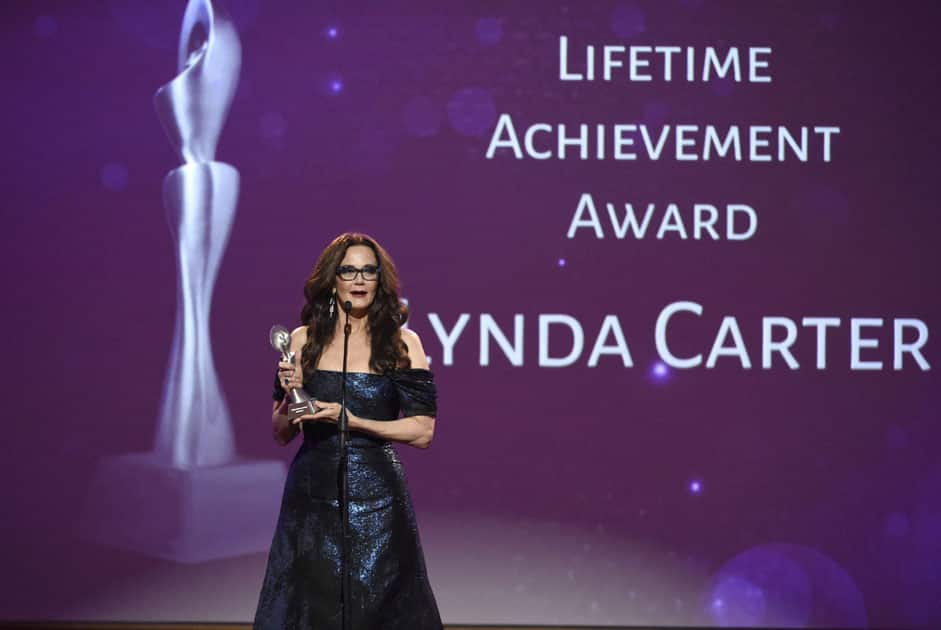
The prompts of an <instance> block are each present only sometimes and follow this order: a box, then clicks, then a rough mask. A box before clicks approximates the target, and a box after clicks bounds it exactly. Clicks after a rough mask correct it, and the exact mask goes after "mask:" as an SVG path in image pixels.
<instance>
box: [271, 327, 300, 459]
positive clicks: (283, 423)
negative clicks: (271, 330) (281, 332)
mask: <svg viewBox="0 0 941 630" xmlns="http://www.w3.org/2000/svg"><path fill="white" fill-rule="evenodd" d="M305 343H307V327H306V326H299V327H297V328H295V329H294V330H293V331H291V350H292V351H293V352H294V365H291V364H290V363H283V362H281V363H278V380H279V382H280V383H281V384H282V386H283V387H284V388H285V389H288V388H290V387H303V385H304V381H303V379H302V378H300V374H301V370H300V369H299V368H300V365H301V360H300V358H301V351H302V350H303V348H304V344H305ZM285 378H286V379H287V381H285ZM271 431H272V433H273V434H274V441H275V442H277V443H278V444H280V445H281V446H285V445H287V444H288V443H289V442H290V441H291V440H293V439H294V437H295V436H296V435H297V434H298V433H300V432H301V428H300V425H299V424H294V423H292V422H291V421H290V419H288V397H287V396H285V397H284V398H282V399H281V400H276V401H275V402H274V406H273V407H272V408H271Z"/></svg>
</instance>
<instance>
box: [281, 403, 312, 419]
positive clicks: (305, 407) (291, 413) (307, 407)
mask: <svg viewBox="0 0 941 630" xmlns="http://www.w3.org/2000/svg"><path fill="white" fill-rule="evenodd" d="M315 402H316V401H314V400H305V401H302V402H296V403H291V404H290V405H288V419H289V420H293V419H294V418H298V417H300V416H303V415H305V414H308V413H314V412H315V411H317V407H316V406H315V404H314V403H315Z"/></svg>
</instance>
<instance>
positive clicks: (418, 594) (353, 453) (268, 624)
mask: <svg viewBox="0 0 941 630" xmlns="http://www.w3.org/2000/svg"><path fill="white" fill-rule="evenodd" d="M340 377H341V375H340V373H339V372H330V371H324V370H317V371H315V372H314V373H312V374H307V375H306V376H305V378H304V381H305V382H304V389H305V390H307V392H308V393H309V394H310V395H311V396H313V397H315V398H316V399H318V400H323V401H329V402H338V401H339V400H340V385H341V378H340ZM283 397H284V390H283V389H281V387H280V385H279V384H278V382H277V377H276V379H275V392H274V398H275V399H276V400H280V399H282V398H283ZM346 397H347V408H348V409H349V410H350V411H351V412H352V413H354V414H355V415H357V416H359V417H362V418H368V419H371V420H395V419H397V418H399V416H400V414H401V415H405V416H411V415H431V416H433V415H435V413H436V396H435V386H434V380H433V378H432V374H431V372H429V371H428V370H414V369H410V370H401V371H399V372H396V373H394V374H391V375H381V374H366V373H357V372H354V373H350V374H349V375H348V380H347V389H346ZM348 444H349V446H350V450H349V453H350V468H349V490H350V531H351V533H352V543H353V544H352V549H351V554H350V555H351V565H352V567H351V578H350V581H351V591H352V593H351V600H352V624H351V625H352V627H353V628H354V629H355V630H396V629H402V630H406V629H407V630H425V629H429V630H431V629H434V630H442V625H441V618H440V616H439V614H438V607H437V605H436V604H435V598H434V594H433V593H432V591H431V586H430V585H429V582H428V576H427V574H426V572H425V560H424V556H423V555H422V550H421V543H420V541H419V537H418V526H417V524H416V521H415V513H414V511H413V509H412V503H411V499H410V498H409V495H408V489H407V488H406V483H405V472H404V470H403V469H402V464H401V462H400V461H399V458H398V456H397V454H396V452H395V450H394V449H393V447H392V445H391V444H390V443H389V442H386V441H384V440H379V439H376V438H373V437H371V436H369V435H366V434H363V433H358V432H355V431H352V432H350V439H349V442H348ZM337 495H338V486H337V430H336V426H335V425H333V424H329V423H325V422H309V423H305V426H304V441H303V444H301V446H300V448H299V449H298V451H297V455H295V457H294V460H293V461H292V462H291V467H290V470H289V471H288V478H287V483H286V484H285V488H284V497H283V499H282V503H281V512H280V516H279V518H278V525H277V528H276V529H275V534H274V539H273V541H272V543H271V552H270V553H269V555H268V567H267V570H266V572H265V578H264V582H263V584H262V588H261V595H260V597H259V601H258V608H257V610H256V613H255V623H254V628H255V630H308V629H309V630H334V629H336V630H339V629H340V611H339V600H340V592H339V583H340V582H339V579H340V577H339V575H340V520H339V504H338V500H337Z"/></svg>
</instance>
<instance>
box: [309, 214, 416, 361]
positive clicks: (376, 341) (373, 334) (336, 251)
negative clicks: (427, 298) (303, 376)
mask: <svg viewBox="0 0 941 630" xmlns="http://www.w3.org/2000/svg"><path fill="white" fill-rule="evenodd" d="M354 245H365V246H366V247H369V248H370V249H372V251H373V253H374V254H375V255H376V260H377V261H378V263H379V279H378V280H377V282H378V286H377V287H376V295H375V298H374V299H373V301H372V304H370V305H369V310H368V311H367V315H366V330H367V333H368V334H369V345H370V350H371V352H370V356H369V369H370V370H372V371H373V372H376V373H378V374H387V373H389V372H394V371H395V370H398V369H405V368H408V367H410V366H411V361H410V360H409V358H408V346H406V345H405V342H404V341H402V332H401V327H402V324H404V323H405V322H406V321H407V320H408V307H407V306H405V304H403V303H402V302H401V301H400V300H399V274H398V272H397V271H396V269H395V263H394V262H392V258H391V257H390V256H389V254H388V252H386V250H384V249H383V248H382V246H381V245H379V243H377V242H376V240H375V239H374V238H372V237H369V236H367V235H365V234H359V233H356V232H347V233H345V234H341V235H340V236H338V237H336V238H335V239H333V242H332V243H330V244H329V245H327V248H326V249H325V250H323V253H322V254H320V258H319V259H318V260H317V264H316V265H315V266H314V270H313V271H312V272H311V274H310V277H309V278H307V282H305V283H304V298H305V300H306V303H305V304H304V308H302V309H301V324H303V325H305V326H307V343H305V344H304V348H303V350H302V351H301V366H302V367H303V369H304V372H312V371H313V370H314V368H316V367H317V361H318V360H319V359H320V355H321V353H322V352H323V350H324V348H326V347H327V344H328V343H330V340H331V339H332V338H333V335H334V333H335V331H336V321H337V317H340V316H341V315H340V313H341V312H342V307H341V305H340V304H336V306H335V307H334V309H333V317H331V316H330V297H331V296H332V294H333V289H334V287H335V286H336V281H337V267H339V266H340V263H341V262H342V261H343V257H344V256H346V250H347V249H349V248H350V247H352V246H354Z"/></svg>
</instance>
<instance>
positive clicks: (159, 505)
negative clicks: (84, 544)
mask: <svg viewBox="0 0 941 630" xmlns="http://www.w3.org/2000/svg"><path fill="white" fill-rule="evenodd" d="M286 475H287V471H286V467H285V464H284V462H282V461H280V460H246V461H235V462H233V463H231V464H226V465H223V466H214V467H207V468H194V469H188V470H187V469H179V468H173V467H171V466H167V465H166V464H165V463H164V462H163V461H161V460H159V459H158V458H157V456H156V455H155V454H154V453H133V454H129V455H120V456H116V457H108V458H105V459H103V460H102V461H101V462H100V463H99V464H98V467H97V469H96V471H95V474H94V475H93V477H92V481H91V486H90V488H89V491H88V495H87V497H86V499H85V505H84V509H83V513H82V517H81V521H80V525H79V527H80V535H81V537H82V538H84V539H86V540H90V541H92V542H95V543H98V544H101V545H105V546H108V547H117V548H120V549H125V550H129V551H135V552H138V553H142V554H146V555H149V556H155V557H159V558H164V559H166V560H172V561H174V562H180V563H196V562H206V561H209V560H218V559H221V558H231V557H234V556H240V555H244V554H249V553H256V552H261V551H267V550H268V549H269V547H270V545H271V537H272V535H273V533H274V527H275V523H276V521H277V517H278V509H279V506H280V502H281V495H282V493H283V491H284V481H285V478H286Z"/></svg>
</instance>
